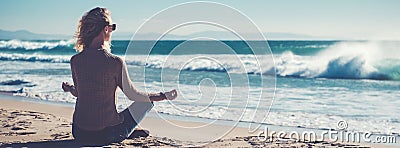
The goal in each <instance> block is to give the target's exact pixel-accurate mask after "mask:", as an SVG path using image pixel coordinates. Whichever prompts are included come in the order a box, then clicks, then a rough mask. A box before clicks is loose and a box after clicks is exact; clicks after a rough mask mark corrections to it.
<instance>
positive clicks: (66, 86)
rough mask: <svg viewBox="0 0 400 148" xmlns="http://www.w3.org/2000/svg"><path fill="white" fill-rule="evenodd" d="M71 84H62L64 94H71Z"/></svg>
mask: <svg viewBox="0 0 400 148" xmlns="http://www.w3.org/2000/svg"><path fill="white" fill-rule="evenodd" d="M71 86H72V85H71V84H69V83H68V82H62V85H61V87H62V89H63V90H64V92H70V91H71Z"/></svg>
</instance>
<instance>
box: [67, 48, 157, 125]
mask: <svg viewBox="0 0 400 148" xmlns="http://www.w3.org/2000/svg"><path fill="white" fill-rule="evenodd" d="M70 64H71V71H72V78H73V81H74V85H75V89H76V91H77V94H78V96H77V100H76V104H75V111H74V115H73V123H74V124H75V125H77V126H78V127H80V128H83V129H85V130H101V129H103V128H105V127H108V126H113V125H117V124H119V123H122V121H123V120H124V119H123V116H121V115H119V114H118V112H117V109H116V100H117V99H116V98H117V87H119V88H121V90H122V91H123V92H124V94H125V95H126V96H127V97H128V98H129V99H130V100H133V101H141V102H143V101H145V102H150V99H149V96H151V97H161V96H160V94H159V93H151V94H150V93H145V92H140V91H138V90H137V89H136V88H135V87H134V85H133V84H132V82H131V80H130V79H129V77H128V72H127V68H126V64H125V62H124V61H123V60H122V59H121V58H120V57H117V56H115V55H113V54H111V53H109V52H108V51H107V50H105V49H86V50H83V51H82V52H80V53H78V54H76V55H74V56H73V57H72V58H71V60H70Z"/></svg>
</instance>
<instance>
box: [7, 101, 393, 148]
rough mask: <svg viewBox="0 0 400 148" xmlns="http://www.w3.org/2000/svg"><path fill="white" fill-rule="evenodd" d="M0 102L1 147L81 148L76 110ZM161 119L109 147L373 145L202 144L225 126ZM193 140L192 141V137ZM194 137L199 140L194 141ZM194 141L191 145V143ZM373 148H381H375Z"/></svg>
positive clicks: (232, 137)
mask: <svg viewBox="0 0 400 148" xmlns="http://www.w3.org/2000/svg"><path fill="white" fill-rule="evenodd" d="M10 98H12V97H8V96H7V98H6V99H4V95H2V98H1V99H0V102H1V103H0V119H1V125H2V126H1V128H0V145H1V146H0V147H25V146H27V147H81V146H87V145H82V144H79V143H77V142H75V141H74V139H73V137H72V134H71V121H72V120H71V118H72V114H73V108H72V107H68V106H61V105H52V104H43V103H34V102H31V101H24V100H22V101H21V100H16V99H10ZM160 120H162V119H158V118H151V117H148V118H146V119H144V120H143V121H142V123H141V127H142V128H144V129H148V130H150V135H151V136H149V137H146V138H143V137H139V138H134V139H127V140H125V141H123V142H121V143H113V144H111V145H108V146H110V147H119V146H127V147H182V146H199V145H201V146H203V147H293V146H294V147H321V146H323V147H363V146H367V147H368V146H371V145H358V144H344V143H337V142H326V141H319V142H301V141H300V142H294V141H290V140H289V141H273V142H263V141H260V140H259V139H258V138H257V136H256V135H255V134H249V133H248V132H247V130H246V129H245V128H234V129H233V130H232V131H231V132H230V133H228V134H227V135H226V136H224V137H222V138H220V139H217V140H215V141H206V142H204V141H202V138H201V137H208V136H212V135H213V133H215V132H219V129H221V128H222V127H223V126H222V125H211V126H212V128H210V129H212V130H208V131H196V132H195V133H184V132H180V131H176V130H174V129H173V128H171V127H165V126H160V125H159V123H162V122H160ZM173 122H175V123H177V124H184V125H187V126H194V125H200V124H201V123H196V122H183V121H173ZM191 136H192V137H191ZM193 137H198V138H197V140H198V141H196V140H193V139H194V138H193ZM188 139H191V141H188ZM373 147H381V146H379V145H373ZM384 147H386V146H384Z"/></svg>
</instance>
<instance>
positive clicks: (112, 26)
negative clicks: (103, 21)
mask: <svg viewBox="0 0 400 148" xmlns="http://www.w3.org/2000/svg"><path fill="white" fill-rule="evenodd" d="M108 26H109V27H111V28H112V31H115V30H116V29H117V24H112V25H108Z"/></svg>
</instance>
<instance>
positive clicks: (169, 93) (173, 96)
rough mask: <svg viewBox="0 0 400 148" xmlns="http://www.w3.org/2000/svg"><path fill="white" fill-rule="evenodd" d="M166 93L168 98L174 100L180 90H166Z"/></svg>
mask: <svg viewBox="0 0 400 148" xmlns="http://www.w3.org/2000/svg"><path fill="white" fill-rule="evenodd" d="M164 94H165V97H166V98H167V99H168V100H174V99H176V97H178V92H176V90H175V89H174V90H171V91H169V92H165V93H164Z"/></svg>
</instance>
